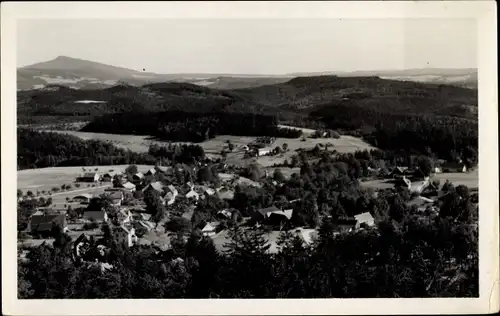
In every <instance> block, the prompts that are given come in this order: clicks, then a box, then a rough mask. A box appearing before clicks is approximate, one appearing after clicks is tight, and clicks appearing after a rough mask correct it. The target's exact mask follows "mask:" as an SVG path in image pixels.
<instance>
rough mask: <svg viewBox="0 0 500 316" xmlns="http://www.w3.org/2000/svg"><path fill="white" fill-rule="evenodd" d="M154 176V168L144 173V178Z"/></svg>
mask: <svg viewBox="0 0 500 316" xmlns="http://www.w3.org/2000/svg"><path fill="white" fill-rule="evenodd" d="M155 174H156V169H155V168H151V169H149V170H148V172H146V174H145V175H146V176H154V175H155Z"/></svg>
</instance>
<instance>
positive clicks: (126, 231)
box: [113, 225, 138, 247]
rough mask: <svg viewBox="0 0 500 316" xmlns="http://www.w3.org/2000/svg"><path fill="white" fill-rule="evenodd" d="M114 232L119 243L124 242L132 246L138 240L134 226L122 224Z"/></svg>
mask: <svg viewBox="0 0 500 316" xmlns="http://www.w3.org/2000/svg"><path fill="white" fill-rule="evenodd" d="M113 234H114V235H115V238H116V240H117V241H118V242H119V243H124V244H125V245H127V246H128V247H132V246H133V245H134V244H135V243H137V240H138V238H137V236H136V235H135V229H134V228H133V227H130V228H127V227H125V226H124V225H121V226H119V227H116V228H115V229H113Z"/></svg>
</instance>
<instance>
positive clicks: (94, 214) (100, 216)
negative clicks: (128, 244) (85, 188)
mask: <svg viewBox="0 0 500 316" xmlns="http://www.w3.org/2000/svg"><path fill="white" fill-rule="evenodd" d="M83 219H84V220H87V221H92V220H95V221H97V222H107V221H108V219H109V218H108V213H106V211H105V210H100V211H87V210H86V211H85V212H83Z"/></svg>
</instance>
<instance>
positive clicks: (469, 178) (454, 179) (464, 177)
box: [361, 169, 479, 189]
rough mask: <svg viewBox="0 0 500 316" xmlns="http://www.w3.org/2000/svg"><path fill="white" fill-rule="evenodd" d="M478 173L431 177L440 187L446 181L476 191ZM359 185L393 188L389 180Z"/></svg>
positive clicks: (371, 181) (439, 174) (446, 174)
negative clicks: (439, 183)
mask: <svg viewBox="0 0 500 316" xmlns="http://www.w3.org/2000/svg"><path fill="white" fill-rule="evenodd" d="M478 176H479V172H478V170H477V169H475V170H473V171H471V172H467V173H461V172H453V173H438V174H435V175H433V176H432V177H431V179H432V180H439V181H440V182H441V185H443V184H444V182H445V181H446V180H449V181H450V182H451V183H453V185H455V186H458V185H465V186H467V187H468V188H470V189H478V187H479V178H478ZM361 185H362V186H363V187H366V188H373V189H390V188H393V187H394V184H393V183H392V182H391V180H370V181H364V182H361Z"/></svg>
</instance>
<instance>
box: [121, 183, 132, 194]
mask: <svg viewBox="0 0 500 316" xmlns="http://www.w3.org/2000/svg"><path fill="white" fill-rule="evenodd" d="M118 187H119V188H123V189H125V190H127V191H129V192H134V191H135V184H133V183H132V182H125V183H122V184H120V185H119V186H118Z"/></svg>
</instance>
